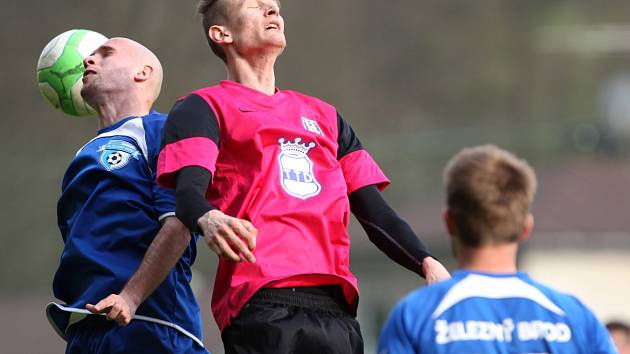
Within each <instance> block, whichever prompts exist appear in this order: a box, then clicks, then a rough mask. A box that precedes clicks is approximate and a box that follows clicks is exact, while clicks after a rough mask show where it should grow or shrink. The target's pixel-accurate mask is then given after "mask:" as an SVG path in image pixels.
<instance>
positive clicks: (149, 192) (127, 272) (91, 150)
mask: <svg viewBox="0 0 630 354" xmlns="http://www.w3.org/2000/svg"><path fill="white" fill-rule="evenodd" d="M165 120H166V116H165V115H164V114H161V113H157V112H151V113H150V114H149V115H147V116H144V117H128V118H125V119H123V120H121V121H119V122H117V123H116V124H113V125H111V126H109V127H107V128H104V129H102V130H100V131H99V132H98V135H97V136H96V137H95V138H93V139H92V140H90V141H89V142H88V143H87V144H86V145H85V146H83V147H82V148H81V149H80V150H79V152H77V154H76V157H75V158H74V160H72V162H71V163H70V166H69V167H68V170H67V171H66V174H65V176H64V178H63V182H62V194H61V198H60V199H59V202H58V205H57V216H58V223H59V229H60V230H61V235H62V237H63V241H64V244H65V245H64V250H63V253H62V255H61V260H60V264H59V268H58V269H57V272H56V274H55V278H54V281H53V290H54V294H55V297H57V298H58V299H60V300H62V301H64V302H65V303H66V305H65V306H61V305H56V304H55V306H49V307H48V309H47V310H48V311H47V313H48V316H49V319H50V320H51V323H53V325H54V326H55V329H56V330H57V331H58V333H59V334H61V335H62V336H64V338H65V330H66V328H67V327H68V326H69V325H70V324H72V323H73V322H76V320H77V318H81V317H82V316H84V314H86V313H87V311H86V310H85V304H87V303H92V304H96V303H97V302H98V301H100V300H101V299H103V298H104V297H106V296H108V295H109V294H112V293H114V294H117V293H119V292H120V291H121V290H122V288H123V287H124V285H125V284H126V283H127V281H128V280H129V278H131V276H132V275H133V273H134V272H135V271H136V270H137V269H138V267H139V265H140V263H141V261H142V259H143V257H144V255H145V253H146V251H147V249H148V247H149V245H150V244H151V242H152V241H153V239H154V237H155V236H156V234H157V233H158V231H159V230H160V228H161V220H162V219H164V218H165V217H168V216H173V215H174V214H175V213H174V211H175V199H174V194H173V190H169V189H164V188H162V187H160V186H159V185H158V184H157V183H156V182H155V174H156V164H157V157H158V154H159V150H160V139H161V134H162V128H163V125H164V122H165ZM196 240H197V235H193V238H192V241H191V243H190V245H189V246H188V248H187V249H186V250H185V252H184V254H183V256H182V257H181V259H180V260H179V261H178V263H177V264H176V265H175V267H174V268H173V269H172V270H171V271H170V273H169V274H168V276H167V277H166V279H165V280H164V282H163V283H162V284H161V285H160V286H159V287H158V288H157V289H156V290H155V292H153V293H152V295H151V296H149V297H148V298H147V299H146V300H145V301H144V302H143V303H142V304H141V305H140V307H139V308H138V310H137V312H136V319H144V320H148V321H152V322H156V323H161V324H164V325H166V326H170V327H172V328H175V329H177V330H179V331H180V332H182V333H184V334H186V335H187V336H189V337H190V338H192V339H193V340H195V342H197V343H198V344H200V345H201V346H203V343H202V342H201V340H200V338H201V317H200V312H199V307H198V305H197V302H196V300H195V297H194V294H193V292H192V289H191V288H190V281H191V278H192V274H191V269H190V266H191V265H192V263H193V262H194V259H195V255H196V246H195V242H196Z"/></svg>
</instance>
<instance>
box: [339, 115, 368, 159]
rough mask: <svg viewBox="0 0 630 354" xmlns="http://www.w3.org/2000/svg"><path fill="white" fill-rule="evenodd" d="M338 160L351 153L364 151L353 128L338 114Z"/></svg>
mask: <svg viewBox="0 0 630 354" xmlns="http://www.w3.org/2000/svg"><path fill="white" fill-rule="evenodd" d="M337 131H338V136H337V145H338V146H339V147H338V148H337V160H341V158H342V157H344V156H346V155H348V154H349V153H351V152H353V151H357V150H361V149H363V146H362V145H361V142H360V141H359V138H358V137H357V135H356V134H355V133H354V130H352V127H351V126H350V124H348V122H346V121H345V120H344V119H343V117H342V116H341V114H339V112H337Z"/></svg>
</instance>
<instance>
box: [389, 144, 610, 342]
mask: <svg viewBox="0 0 630 354" xmlns="http://www.w3.org/2000/svg"><path fill="white" fill-rule="evenodd" d="M444 177H445V183H446V192H447V209H446V211H445V213H444V218H445V222H446V225H447V228H448V231H449V234H450V235H451V237H452V243H453V250H454V252H455V256H456V258H457V261H458V264H459V268H460V270H459V271H457V272H455V273H454V274H453V278H452V279H450V280H447V281H444V282H442V283H438V284H435V285H433V286H429V287H427V288H424V289H421V290H417V291H415V292H413V293H412V294H410V295H409V296H407V297H406V298H405V299H404V300H403V301H402V302H401V303H399V304H398V305H397V306H396V308H395V309H394V310H393V312H392V314H391V315H390V317H389V319H388V320H387V322H386V324H385V327H384V328H383V331H382V333H381V337H380V343H379V353H380V354H386V353H390V354H395V353H396V354H397V353H434V354H440V353H458V354H461V353H486V354H487V353H506V354H507V353H510V354H521V353H522V354H524V353H539V354H542V353H565V354H576V353H585V354H586V353H590V354H594V353H615V352H616V351H615V349H614V348H613V347H612V343H611V341H610V337H609V336H608V333H607V331H606V329H605V328H604V326H603V325H602V324H601V323H600V322H599V321H598V320H597V319H596V318H595V316H594V315H593V313H592V312H591V311H590V310H589V309H588V308H586V306H584V304H582V303H581V302H580V301H579V300H578V299H576V298H575V297H573V296H571V295H568V294H563V293H560V292H558V291H555V290H553V289H551V288H549V287H547V286H544V285H542V284H540V283H538V282H536V281H534V280H532V279H531V278H529V276H528V275H527V274H525V273H522V272H518V271H517V267H516V255H517V250H518V243H519V242H520V241H523V240H525V239H526V238H527V237H528V236H529V233H530V231H531V229H532V226H533V217H532V215H531V214H530V213H529V208H530V204H531V202H532V200H533V196H534V193H535V189H536V177H535V175H534V172H533V170H532V169H531V167H530V166H529V165H528V164H527V163H526V162H525V161H523V160H520V159H518V158H516V157H515V156H514V155H512V154H511V153H509V152H506V151H504V150H501V149H499V148H497V147H495V146H491V145H486V146H480V147H475V148H469V149H464V150H463V151H462V152H460V153H459V154H457V155H456V156H455V157H454V158H453V159H452V160H451V161H450V162H449V164H448V165H447V167H446V169H445V173H444Z"/></svg>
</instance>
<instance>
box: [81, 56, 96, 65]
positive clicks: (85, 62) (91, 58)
mask: <svg viewBox="0 0 630 354" xmlns="http://www.w3.org/2000/svg"><path fill="white" fill-rule="evenodd" d="M88 65H94V54H90V55H88V56H87V57H85V59H83V67H84V68H87V67H88Z"/></svg>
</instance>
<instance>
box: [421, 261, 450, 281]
mask: <svg viewBox="0 0 630 354" xmlns="http://www.w3.org/2000/svg"><path fill="white" fill-rule="evenodd" d="M422 272H423V274H424V279H425V280H426V282H427V285H431V284H434V283H437V282H440V281H442V280H446V279H450V277H451V275H450V274H449V272H448V270H446V268H444V266H443V265H442V263H440V262H438V261H437V260H436V259H435V258H433V257H425V258H424V259H423V260H422Z"/></svg>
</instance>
